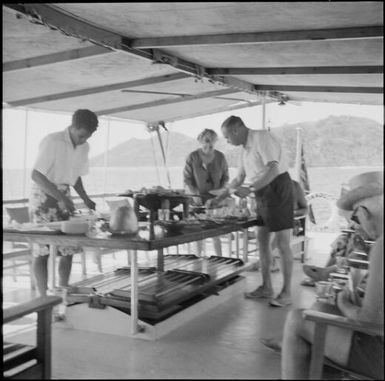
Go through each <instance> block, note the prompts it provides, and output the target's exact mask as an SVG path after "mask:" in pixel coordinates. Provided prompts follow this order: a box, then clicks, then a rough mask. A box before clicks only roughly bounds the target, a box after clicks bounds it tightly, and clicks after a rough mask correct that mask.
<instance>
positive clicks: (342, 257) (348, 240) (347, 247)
mask: <svg viewBox="0 0 385 381" xmlns="http://www.w3.org/2000/svg"><path fill="white" fill-rule="evenodd" d="M342 212H343V213H344V212H345V211H342ZM351 214H352V213H351V212H349V213H348V214H346V213H344V217H345V218H346V219H350V216H351ZM349 229H352V230H354V232H349V233H343V234H340V235H339V236H338V237H337V238H336V239H335V240H334V242H333V243H332V245H331V247H332V250H331V252H330V256H329V259H328V261H327V263H326V265H325V267H319V266H312V265H303V267H302V269H303V272H304V273H305V274H306V275H307V278H305V279H304V280H303V281H302V282H301V285H302V286H310V287H314V286H315V283H316V282H318V281H321V280H328V278H329V275H330V273H332V272H335V271H337V270H338V268H339V267H343V266H346V265H347V258H352V257H353V256H354V255H355V254H354V251H362V252H364V253H367V254H368V252H369V249H370V247H369V245H368V244H366V243H365V240H369V239H370V237H369V236H368V234H367V233H366V232H365V231H364V230H363V229H362V228H361V227H360V225H359V224H358V223H357V222H356V221H350V224H349Z"/></svg>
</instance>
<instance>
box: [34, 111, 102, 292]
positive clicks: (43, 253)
mask: <svg viewBox="0 0 385 381" xmlns="http://www.w3.org/2000/svg"><path fill="white" fill-rule="evenodd" d="M97 126H98V118H97V116H96V114H95V113H93V112H92V111H90V110H86V109H80V110H77V111H75V113H74V114H73V115H72V123H71V125H70V126H69V127H67V128H66V129H65V130H63V131H60V132H54V133H51V134H49V135H47V136H46V137H45V138H44V139H43V140H42V141H41V142H40V145H39V151H38V155H37V159H36V161H35V164H34V166H33V170H32V186H31V195H30V199H29V208H30V213H31V216H32V221H33V222H35V223H44V222H52V221H63V220H68V218H69V216H70V215H71V214H72V213H73V212H74V211H75V206H74V204H73V202H72V199H71V193H70V187H71V186H72V187H73V188H74V189H75V190H76V192H77V193H78V194H79V196H80V197H81V198H82V200H83V201H84V203H85V205H86V206H87V207H88V208H90V209H95V203H94V202H93V201H92V200H91V199H90V198H89V197H88V195H87V193H86V191H85V190H84V187H83V182H82V178H81V176H84V175H86V174H87V173H88V152H89V144H88V143H87V140H88V139H89V138H90V137H91V135H92V134H93V133H94V132H95V131H96V128H97ZM81 250H82V248H81V247H73V246H71V247H63V246H58V255H59V256H60V259H59V286H60V287H65V286H68V281H69V277H70V272H71V266H72V256H73V254H75V253H78V252H80V251H81ZM32 253H33V271H34V275H35V279H36V285H37V289H38V292H39V294H40V296H45V295H46V294H47V283H48V269H47V262H48V255H49V245H36V244H35V245H33V250H32Z"/></svg>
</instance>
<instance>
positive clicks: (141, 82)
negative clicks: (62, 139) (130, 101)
mask: <svg viewBox="0 0 385 381" xmlns="http://www.w3.org/2000/svg"><path fill="white" fill-rule="evenodd" d="M185 78H191V76H190V75H188V74H185V73H175V74H169V75H162V76H159V77H150V78H143V79H138V80H136V81H128V82H120V83H114V84H112V85H105V86H98V87H90V88H88V89H82V90H74V91H66V92H64V93H57V94H50V95H43V96H41V97H34V98H26V99H20V100H16V101H10V102H7V103H8V105H9V106H11V107H20V106H28V105H31V104H35V103H44V102H52V101H57V100H60V99H66V98H72V97H80V96H84V95H92V94H97V93H104V92H107V91H114V90H121V89H127V88H130V87H138V86H145V85H155V84H157V83H164V82H169V81H177V80H179V79H185Z"/></svg>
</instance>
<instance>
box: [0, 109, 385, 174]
mask: <svg viewBox="0 0 385 381" xmlns="http://www.w3.org/2000/svg"><path fill="white" fill-rule="evenodd" d="M230 115H237V116H239V117H241V118H242V119H243V120H244V122H245V124H246V125H247V126H248V127H250V128H252V129H261V128H262V106H254V107H250V108H244V109H240V110H233V111H231V112H222V113H218V114H214V115H207V116H201V117H197V118H192V119H186V120H183V121H177V122H173V123H166V127H167V128H168V130H169V131H175V132H180V133H183V134H186V135H188V136H191V137H196V136H197V135H198V134H199V133H200V132H201V131H202V130H203V129H204V128H211V129H213V130H215V131H217V133H218V134H220V125H221V123H222V122H223V120H225V119H226V118H227V117H228V116H230ZM331 115H349V116H357V117H364V118H369V119H372V120H374V121H376V122H378V123H380V124H381V125H383V123H384V114H383V107H382V106H366V105H346V104H336V103H314V102H302V104H300V105H293V104H290V103H288V104H286V105H285V106H279V105H278V104H276V103H271V104H267V105H266V125H267V126H270V127H271V128H272V129H273V128H274V127H279V126H282V125H283V124H286V123H287V124H293V123H299V122H306V121H317V120H320V119H324V118H327V117H329V116H331ZM2 116H3V129H2V143H3V145H2V150H3V164H2V165H3V168H23V167H24V165H26V167H27V168H30V167H31V166H32V165H33V161H34V160H35V157H36V155H37V150H38V145H39V142H40V141H41V139H42V138H43V137H44V136H45V135H47V134H48V133H50V132H54V131H60V130H63V129H64V128H66V127H67V126H68V125H69V124H70V122H71V114H65V113H45V112H37V111H32V110H29V111H28V112H26V111H25V110H20V109H3V115H2ZM26 121H28V129H26V128H25V126H26V124H27V122H26ZM108 123H109V124H110V129H109V131H110V132H109V134H108ZM26 136H27V141H28V144H27V146H26V147H25V144H24V142H25V137H26ZM151 136H153V138H155V137H154V133H152V135H150V133H149V132H148V130H147V128H146V126H145V124H143V123H141V122H127V121H122V120H118V119H116V118H110V121H109V122H108V119H107V118H104V117H101V118H99V128H98V130H97V131H96V132H95V133H94V135H93V136H92V137H91V138H90V139H89V143H90V156H91V157H92V156H95V155H98V154H101V153H103V152H105V151H106V149H110V148H112V147H114V146H116V145H118V144H120V143H122V142H124V141H126V140H128V139H131V138H137V139H148V138H149V137H151ZM24 153H25V155H24ZM24 157H25V158H24Z"/></svg>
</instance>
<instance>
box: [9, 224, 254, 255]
mask: <svg viewBox="0 0 385 381" xmlns="http://www.w3.org/2000/svg"><path fill="white" fill-rule="evenodd" d="M255 222H256V221H255V219H248V220H246V221H231V222H230V221H229V222H226V223H223V224H220V225H218V226H214V227H209V228H208V227H205V228H204V229H200V228H199V227H198V228H197V227H193V228H190V227H186V228H185V229H184V230H183V232H182V233H181V234H178V235H172V236H165V237H163V238H160V239H154V240H144V239H141V238H139V237H137V236H134V237H132V236H109V237H87V236H85V235H71V234H63V233H57V234H52V233H49V234H46V233H42V232H39V233H30V232H22V231H15V230H13V229H8V230H7V229H6V228H4V229H3V241H12V242H28V243H40V244H55V245H68V246H69V245H79V246H86V247H87V246H88V247H98V248H109V249H116V250H124V249H126V250H127V249H128V250H144V251H150V250H159V249H163V248H166V247H169V246H175V245H180V244H183V243H189V242H194V241H199V240H202V239H205V238H212V237H216V236H219V235H224V234H228V233H232V232H235V231H239V230H241V229H246V228H248V227H251V226H254V225H255V224H256V223H255Z"/></svg>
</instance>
